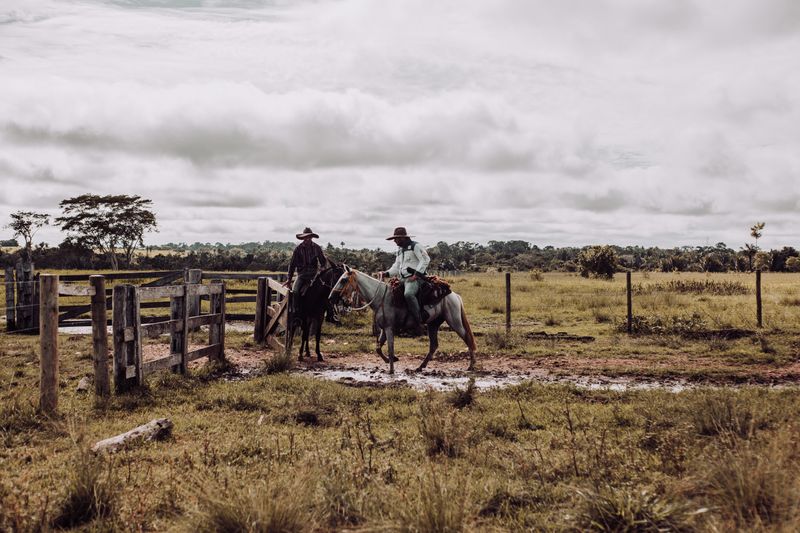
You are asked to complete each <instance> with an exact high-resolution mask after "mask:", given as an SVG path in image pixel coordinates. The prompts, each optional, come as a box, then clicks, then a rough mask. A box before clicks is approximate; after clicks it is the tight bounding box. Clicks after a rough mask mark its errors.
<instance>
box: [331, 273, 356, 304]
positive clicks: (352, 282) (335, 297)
mask: <svg viewBox="0 0 800 533" xmlns="http://www.w3.org/2000/svg"><path fill="white" fill-rule="evenodd" d="M341 268H343V269H344V271H343V272H342V275H341V276H339V279H337V280H336V283H335V284H334V285H333V289H331V295H330V296H329V297H328V299H329V300H330V301H331V302H332V303H336V302H338V301H339V300H340V299H342V298H345V297H347V296H349V295H350V294H352V292H353V290H354V289H355V288H356V287H357V285H356V271H355V270H353V269H352V268H350V267H349V266H347V265H345V264H344V263H342V267H341Z"/></svg>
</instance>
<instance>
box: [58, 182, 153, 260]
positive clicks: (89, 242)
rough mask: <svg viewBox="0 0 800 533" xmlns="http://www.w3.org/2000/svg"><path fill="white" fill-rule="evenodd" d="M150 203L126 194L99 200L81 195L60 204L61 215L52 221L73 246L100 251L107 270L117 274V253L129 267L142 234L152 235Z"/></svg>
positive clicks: (94, 195)
mask: <svg viewBox="0 0 800 533" xmlns="http://www.w3.org/2000/svg"><path fill="white" fill-rule="evenodd" d="M152 203H153V202H152V201H151V200H147V199H145V198H142V197H141V196H129V195H126V194H119V195H108V196H99V195H96V194H83V195H81V196H76V197H75V198H69V199H67V200H63V201H62V202H61V203H60V204H59V206H60V207H61V209H62V210H63V211H64V215H63V216H61V217H58V218H56V222H57V223H58V224H59V225H60V226H61V229H63V230H64V231H66V232H67V233H69V234H72V235H74V237H75V240H76V242H78V243H80V244H82V245H84V246H89V247H91V248H96V249H99V250H101V251H102V252H103V253H105V254H106V255H107V256H108V259H109V261H110V262H111V268H113V269H114V270H119V260H118V257H117V254H118V253H120V252H121V253H122V254H123V256H124V259H125V264H126V265H128V266H130V264H131V261H132V259H133V252H134V250H136V247H137V246H144V234H145V233H147V232H151V231H156V227H157V224H156V216H155V214H154V213H153V212H152V211H151V210H150V209H151V205H152Z"/></svg>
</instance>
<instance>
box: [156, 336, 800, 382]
mask: <svg viewBox="0 0 800 533" xmlns="http://www.w3.org/2000/svg"><path fill="white" fill-rule="evenodd" d="M198 347H199V346H198ZM194 348H195V347H194V346H193V347H192V349H194ZM167 352H168V346H166V345H161V344H159V345H150V346H146V347H145V351H144V358H145V360H151V359H154V358H157V357H163V356H165V355H167ZM273 356H274V353H273V352H272V351H268V350H264V349H236V348H228V349H227V350H226V358H227V359H228V361H230V362H231V363H232V364H233V366H234V368H235V370H234V371H233V372H232V373H231V378H234V379H236V378H246V377H249V376H255V375H258V374H260V373H261V372H262V371H263V366H264V361H265V360H266V359H268V358H270V357H273ZM398 357H399V361H398V362H397V363H395V375H393V376H392V375H390V374H389V373H388V365H386V364H385V363H384V362H383V361H382V360H380V358H379V357H378V356H377V355H375V354H374V353H354V354H342V353H336V352H326V355H325V360H324V361H322V362H317V361H316V358H312V359H311V360H309V359H305V360H304V361H302V362H297V363H296V367H295V368H296V370H295V371H297V372H300V373H304V374H307V375H310V376H313V377H319V378H324V379H332V380H336V381H340V382H343V383H348V384H352V385H354V386H359V385H360V386H364V385H380V386H392V385H396V386H411V387H414V388H420V389H424V388H428V387H433V388H438V389H441V388H449V387H452V386H454V385H461V384H464V383H466V382H467V381H468V380H469V378H470V377H474V378H475V380H476V385H477V386H478V387H479V388H489V387H497V386H505V385H511V384H516V383H521V382H523V381H527V380H533V381H535V382H539V383H570V384H575V385H577V386H581V387H586V388H609V389H617V390H627V389H648V388H664V389H668V390H675V391H678V390H682V389H684V388H687V387H693V386H698V385H743V384H758V385H781V386H786V385H800V362H796V363H793V364H791V365H787V366H782V367H774V366H769V365H747V366H746V367H744V368H743V367H741V366H733V365H731V366H730V368H726V367H720V363H719V361H713V360H702V359H700V360H696V359H690V358H689V357H688V356H671V357H669V358H662V359H653V358H648V357H639V358H604V357H569V356H563V355H554V356H544V357H535V358H532V357H523V356H508V355H491V354H489V355H480V356H479V358H478V371H476V372H474V373H468V372H466V368H467V366H468V364H469V357H468V355H467V354H466V352H463V353H455V354H448V353H444V354H438V355H437V356H436V358H435V359H434V360H433V361H431V362H430V364H429V365H428V368H427V369H425V370H424V371H423V372H414V370H415V369H416V368H417V366H418V365H419V363H420V362H421V361H422V356H421V355H412V354H409V353H399V354H398ZM202 364H204V363H203V361H202V360H201V361H195V362H194V363H192V366H195V365H202ZM676 369H680V372H678V371H677V370H676Z"/></svg>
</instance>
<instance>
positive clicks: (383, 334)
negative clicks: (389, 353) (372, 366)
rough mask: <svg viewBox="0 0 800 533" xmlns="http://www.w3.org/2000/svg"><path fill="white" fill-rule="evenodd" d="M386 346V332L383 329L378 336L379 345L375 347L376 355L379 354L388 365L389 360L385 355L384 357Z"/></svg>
mask: <svg viewBox="0 0 800 533" xmlns="http://www.w3.org/2000/svg"><path fill="white" fill-rule="evenodd" d="M384 344H386V332H385V331H384V330H382V329H381V330H380V333H379V334H378V341H377V343H376V345H375V353H376V354H378V355H379V356H380V358H381V359H383V362H384V363H388V362H389V358H388V357H386V356H385V355H383V345H384Z"/></svg>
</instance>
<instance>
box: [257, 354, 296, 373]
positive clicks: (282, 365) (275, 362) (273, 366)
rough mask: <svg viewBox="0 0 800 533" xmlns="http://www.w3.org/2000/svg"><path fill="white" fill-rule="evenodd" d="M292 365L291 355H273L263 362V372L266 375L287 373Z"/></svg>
mask: <svg viewBox="0 0 800 533" xmlns="http://www.w3.org/2000/svg"><path fill="white" fill-rule="evenodd" d="M293 365H294V359H293V357H292V354H290V353H287V352H285V351H284V352H281V353H277V354H275V355H273V356H272V357H270V358H269V359H267V360H266V361H264V372H265V373H267V374H279V373H281V372H288V371H289V370H291V369H292V366H293Z"/></svg>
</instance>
